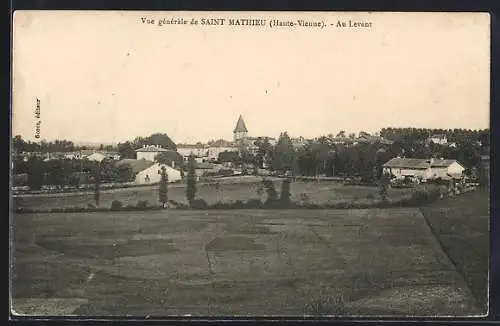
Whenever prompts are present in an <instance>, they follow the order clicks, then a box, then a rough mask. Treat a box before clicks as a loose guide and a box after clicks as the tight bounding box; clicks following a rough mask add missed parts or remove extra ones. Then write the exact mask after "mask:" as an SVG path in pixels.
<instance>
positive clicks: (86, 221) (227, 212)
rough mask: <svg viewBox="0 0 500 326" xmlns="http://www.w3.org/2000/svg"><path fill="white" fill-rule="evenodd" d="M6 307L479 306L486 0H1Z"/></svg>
mask: <svg viewBox="0 0 500 326" xmlns="http://www.w3.org/2000/svg"><path fill="white" fill-rule="evenodd" d="M12 58H13V70H12V120H11V125H12V135H11V137H12V143H11V184H10V190H11V203H12V205H11V207H12V209H11V217H10V223H11V230H12V231H11V250H10V254H11V273H10V307H11V314H12V316H13V317H16V316H18V317H19V316H32V317H50V316H65V317H71V316H79V317H93V318H100V317H103V318H109V317H113V316H117V317H124V316H133V317H138V318H144V317H148V318H154V317H172V316H173V317H186V316H192V317H209V316H210V317H214V316H215V317H269V318H272V317H300V318H302V317H306V318H307V317H316V316H327V317H370V316H372V317H373V316H376V317H395V316H396V317H401V318H403V317H410V316H411V317H450V316H453V317H474V316H484V315H486V314H487V313H488V277H489V275H488V257H489V215H490V212H489V188H490V187H489V184H490V181H489V175H490V172H489V171H490V170H489V166H490V165H489V152H490V149H489V148H490V130H489V125H490V118H489V113H490V16H489V15H488V14H487V13H446V12H439V13H438V12H435V13H429V12H428V13H417V12H413V13H409V12H208V11H205V12H201V11H200V12H197V11H164V12H161V11H43V10H32V11H16V12H15V13H14V19H13V52H12Z"/></svg>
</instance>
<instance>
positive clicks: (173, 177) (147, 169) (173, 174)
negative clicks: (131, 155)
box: [116, 159, 181, 185]
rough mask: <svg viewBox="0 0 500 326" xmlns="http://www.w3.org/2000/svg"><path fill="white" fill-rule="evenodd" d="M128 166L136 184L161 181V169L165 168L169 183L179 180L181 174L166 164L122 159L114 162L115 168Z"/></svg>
mask: <svg viewBox="0 0 500 326" xmlns="http://www.w3.org/2000/svg"><path fill="white" fill-rule="evenodd" d="M125 164H126V165H129V166H130V168H131V169H132V173H134V174H135V180H134V182H135V183H136V184H140V185H145V184H155V183H158V182H160V180H161V168H162V167H165V168H166V172H167V175H168V181H169V182H176V181H180V180H181V172H180V171H179V170H176V169H174V168H172V167H170V166H168V165H166V164H160V163H155V162H152V161H148V160H143V159H141V160H134V159H123V160H120V161H118V162H116V166H121V165H125Z"/></svg>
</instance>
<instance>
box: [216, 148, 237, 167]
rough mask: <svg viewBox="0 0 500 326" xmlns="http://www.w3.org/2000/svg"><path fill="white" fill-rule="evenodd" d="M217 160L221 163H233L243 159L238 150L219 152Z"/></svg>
mask: <svg viewBox="0 0 500 326" xmlns="http://www.w3.org/2000/svg"><path fill="white" fill-rule="evenodd" d="M217 160H218V161H219V162H221V163H224V162H231V163H233V164H238V163H239V162H240V160H241V159H240V154H239V153H238V152H236V151H234V152H230V151H225V152H221V153H219V157H218V159H217Z"/></svg>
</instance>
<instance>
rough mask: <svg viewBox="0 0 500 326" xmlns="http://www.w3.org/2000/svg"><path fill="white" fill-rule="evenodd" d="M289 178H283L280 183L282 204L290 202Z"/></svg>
mask: <svg viewBox="0 0 500 326" xmlns="http://www.w3.org/2000/svg"><path fill="white" fill-rule="evenodd" d="M291 195H292V194H291V193H290V180H288V179H286V180H283V183H282V184H281V194H280V202H281V204H282V205H285V206H286V205H289V204H290V203H291V201H290V197H291Z"/></svg>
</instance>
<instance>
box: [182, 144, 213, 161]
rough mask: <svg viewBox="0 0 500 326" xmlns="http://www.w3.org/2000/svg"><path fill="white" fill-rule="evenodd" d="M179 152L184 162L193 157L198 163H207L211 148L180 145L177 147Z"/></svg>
mask: <svg viewBox="0 0 500 326" xmlns="http://www.w3.org/2000/svg"><path fill="white" fill-rule="evenodd" d="M177 152H178V153H179V154H180V155H182V157H183V158H184V161H187V160H188V158H189V156H191V155H193V156H194V157H195V159H196V161H197V162H203V161H207V160H208V158H209V148H208V147H207V146H204V145H180V146H177Z"/></svg>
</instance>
